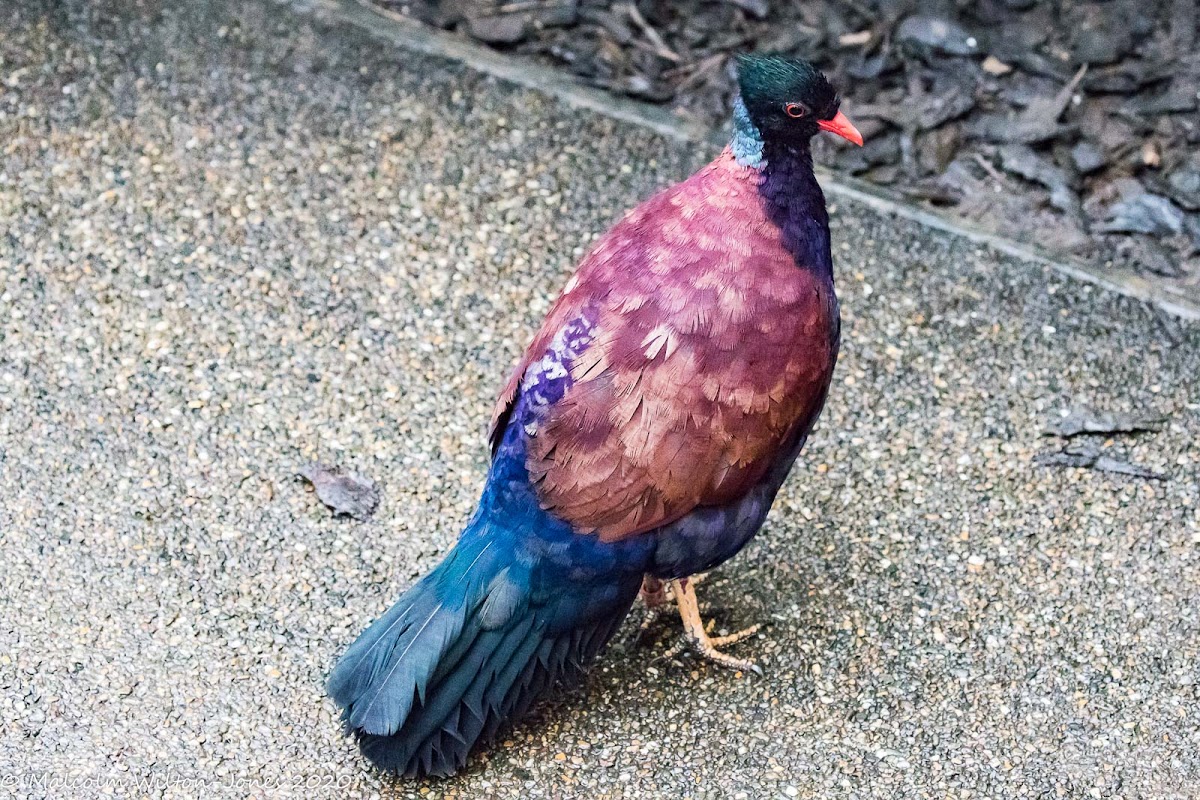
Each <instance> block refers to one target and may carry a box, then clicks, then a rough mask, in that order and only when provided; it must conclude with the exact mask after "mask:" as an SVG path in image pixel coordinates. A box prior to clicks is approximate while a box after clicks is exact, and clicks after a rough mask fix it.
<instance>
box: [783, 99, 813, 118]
mask: <svg viewBox="0 0 1200 800" xmlns="http://www.w3.org/2000/svg"><path fill="white" fill-rule="evenodd" d="M783 111H784V113H785V114H787V115H788V116H789V117H791V118H792V119H800V118H802V117H806V116H808V106H806V105H804V104H803V103H788V104H787V105H786V106H784V107H783Z"/></svg>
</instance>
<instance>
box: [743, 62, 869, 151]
mask: <svg viewBox="0 0 1200 800" xmlns="http://www.w3.org/2000/svg"><path fill="white" fill-rule="evenodd" d="M737 65H738V88H739V90H740V91H741V98H742V103H743V104H745V107H746V113H747V114H748V115H749V117H750V122H752V123H753V124H754V127H755V128H757V129H758V132H759V134H760V135H761V136H762V139H763V141H764V142H766V143H767V144H778V145H784V146H789V145H790V146H797V145H807V144H808V141H809V140H810V139H812V137H813V136H815V135H816V134H817V131H823V130H824V131H829V132H830V133H836V134H837V135H838V136H841V137H842V138H843V139H846V140H848V141H851V142H854V143H855V144H857V145H860V146H861V145H862V143H863V140H862V136H861V135H860V134H859V132H858V131H857V130H855V128H854V126H853V125H852V124H850V120H848V119H846V115H845V114H843V113H842V112H841V111H840V110H839V109H838V106H839V105H840V103H841V101H840V99H839V98H838V95H837V92H835V91H834V89H833V87H832V86H830V85H829V81H828V80H826V78H825V76H824V75H822V74H821V71H820V70H819V69H817V68H816V67H815V66H813V65H812V64H811V63H810V62H808V61H802V60H800V59H795V58H783V57H782V56H764V55H739V56H737Z"/></svg>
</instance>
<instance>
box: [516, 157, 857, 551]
mask: <svg viewBox="0 0 1200 800" xmlns="http://www.w3.org/2000/svg"><path fill="white" fill-rule="evenodd" d="M714 169H716V168H714V167H712V166H710V168H708V169H707V170H705V171H702V172H700V173H698V174H697V175H696V176H694V177H693V178H692V179H690V180H689V181H687V182H685V183H683V184H680V185H679V186H677V187H674V188H673V189H670V190H667V191H666V192H663V193H661V194H659V195H657V196H655V197H654V198H651V199H650V200H648V201H647V202H646V203H644V204H642V205H641V206H639V207H638V208H637V209H635V210H634V211H632V212H630V214H629V215H627V216H626V217H625V219H623V220H622V221H621V222H619V223H618V224H617V225H616V226H615V227H614V228H613V229H612V230H611V231H609V233H608V234H606V235H605V236H604V237H603V238H602V239H601V240H600V241H599V242H598V243H597V245H596V247H595V248H594V249H593V250H592V252H591V253H589V254H588V256H587V257H586V258H585V259H584V261H583V263H582V264H581V265H580V268H579V271H578V272H577V273H576V276H575V278H573V279H572V281H571V282H570V283H568V285H567V287H566V289H565V290H564V292H563V294H562V295H561V296H560V297H559V299H558V301H557V302H556V303H555V305H554V307H553V308H552V309H551V312H550V314H549V315H548V317H547V319H546V322H545V323H544V324H543V326H542V328H541V330H540V331H539V332H538V334H537V335H536V336H535V338H534V340H533V343H532V344H531V345H530V347H529V349H528V350H527V351H526V354H525V357H524V358H523V359H522V361H521V362H520V364H518V366H517V369H516V370H515V372H514V374H513V376H512V378H511V379H510V380H509V383H508V385H507V386H506V387H505V389H504V391H503V393H502V395H501V398H500V400H499V402H498V403H497V406H496V410H495V413H494V415H493V427H492V442H493V446H495V445H496V444H497V443H498V441H499V439H500V437H502V436H503V432H504V430H505V428H506V427H507V425H508V424H509V416H510V415H511V414H512V413H513V409H514V407H515V406H516V405H518V404H516V403H515V401H516V400H517V398H518V397H519V396H523V399H524V400H525V407H524V410H523V411H522V413H523V414H526V415H527V416H528V419H522V420H521V424H522V425H523V427H524V433H523V435H524V436H525V437H526V466H527V468H528V471H529V476H530V479H531V480H532V482H533V483H534V486H535V487H536V490H537V493H538V496H539V499H540V501H541V503H542V505H543V507H544V508H546V509H547V510H548V511H550V512H552V513H553V514H555V515H556V516H558V517H560V518H562V519H564V520H566V521H568V522H570V523H571V524H572V525H573V526H574V527H575V528H576V529H577V530H579V531H580V532H588V533H591V532H594V533H598V534H599V535H600V536H601V537H602V538H604V539H607V540H616V539H620V538H624V537H626V536H631V535H634V534H637V533H642V532H645V531H648V530H652V529H654V528H656V527H659V526H661V525H664V524H666V523H669V522H672V521H674V520H676V519H678V518H680V517H682V516H683V515H685V514H687V513H688V512H689V511H691V510H693V509H694V508H696V507H698V506H704V505H719V504H722V503H726V502H729V501H730V500H733V499H735V498H737V497H740V496H742V495H743V494H744V493H745V492H746V491H748V490H749V488H750V487H751V486H753V485H754V484H755V483H756V482H757V481H759V480H760V479H761V478H762V477H763V475H764V474H765V473H766V472H767V470H768V469H770V467H771V465H772V464H773V463H774V460H775V458H776V457H777V455H778V453H779V451H780V449H781V447H782V446H783V444H784V443H785V441H787V440H788V438H789V436H790V435H791V434H792V433H793V432H795V431H796V430H797V428H798V427H801V426H808V425H810V424H811V422H812V420H813V419H815V417H816V414H817V413H818V412H819V411H820V407H821V405H822V403H823V402H824V397H825V393H826V391H827V389H828V383H829V378H830V375H831V373H832V368H833V360H834V358H835V349H836V335H835V334H833V333H832V331H833V330H834V328H835V326H836V316H837V315H836V308H835V307H834V306H833V305H832V304H833V302H835V301H833V297H832V288H831V287H830V288H829V289H828V290H826V289H825V287H824V286H823V284H821V282H820V281H819V280H818V279H815V278H813V277H812V275H811V274H810V273H808V272H806V271H804V270H800V269H797V268H796V266H795V264H794V262H793V261H792V259H791V257H790V255H788V253H787V252H786V251H785V250H783V248H782V247H781V245H780V238H779V233H778V230H777V229H776V228H775V227H774V226H773V225H772V224H771V223H770V222H769V220H767V219H766V218H765V216H764V214H763V211H762V207H761V203H760V202H759V200H758V198H757V196H756V195H755V193H754V192H753V190H752V189H750V190H748V191H747V187H746V185H745V184H744V183H741V182H731V181H729V180H728V176H727V175H722V174H720V170H719V169H717V170H716V171H717V174H715V175H714V174H713V172H714Z"/></svg>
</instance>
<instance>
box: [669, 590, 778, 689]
mask: <svg viewBox="0 0 1200 800" xmlns="http://www.w3.org/2000/svg"><path fill="white" fill-rule="evenodd" d="M695 583H696V582H695V581H694V580H691V579H688V578H684V579H682V580H676V581H670V588H671V594H672V595H673V596H674V598H675V602H676V604H677V605H678V606H679V616H680V617H681V618H682V619H683V628H684V641H683V642H681V643H680V644H677V645H676V646H675V647H673V648H671V650H669V651H668V653H664V655H663V657H664V658H672V657H674V656H675V655H677V654H678V653H679V652H680V651H682V649H683V647H684V646H685V645H690V646H691V648H692V649H693V650H695V651H696V654H697V655H699V656H701V657H703V658H706V659H708V660H709V661H712V662H713V663H715V664H720V665H721V666H723V667H729V668H730V669H735V670H742V671H748V672H753V673H754V674H756V675H760V676H761V675H762V674H763V671H762V667H760V666H758V664H756V663H754V662H753V661H750V660H749V659H741V658H734V657H733V656H731V655H729V654H728V653H722V652H721V651H720V650H719V649H718V648H721V647H726V646H728V645H731V644H734V643H736V642H740V641H741V640H743V639H745V638H747V637H749V636H753V635H754V634H756V633H758V632H759V630H761V629H762V625H751V626H750V627H749V628H745V629H744V630H740V631H736V632H734V633H731V634H729V635H727V636H718V637H716V638H712V637H711V636H709V632H710V631H711V629H712V625H713V623H712V621H711V620H710V621H709V623H708V624H707V625H705V623H704V620H703V619H702V618H701V616H700V607H699V603H698V602H697V601H696V590H695Z"/></svg>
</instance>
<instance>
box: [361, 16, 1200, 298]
mask: <svg viewBox="0 0 1200 800" xmlns="http://www.w3.org/2000/svg"><path fill="white" fill-rule="evenodd" d="M377 2H378V3H379V4H380V5H382V6H384V7H386V8H387V9H388V10H390V11H392V12H396V13H401V14H404V15H406V16H410V17H414V18H416V19H419V20H421V21H423V22H425V23H427V24H429V25H433V26H437V27H439V28H443V29H453V30H457V31H459V32H460V33H462V34H463V35H465V36H468V37H471V38H474V39H476V40H479V41H482V42H485V43H487V44H489V45H492V46H494V47H497V48H499V49H504V50H507V51H510V52H513V53H515V54H519V55H522V56H528V57H532V58H535V59H537V60H539V61H542V62H549V63H552V64H555V65H558V66H560V67H561V68H562V69H564V70H568V71H570V72H572V73H574V74H575V75H576V76H578V77H579V78H580V79H581V80H582V81H583V82H585V83H588V84H591V85H595V86H599V87H603V88H605V89H607V90H610V91H612V92H615V93H619V94H622V95H627V96H632V97H636V98H639V99H642V100H648V101H650V102H654V103H660V104H665V105H668V106H670V107H671V108H673V109H674V110H675V111H676V112H677V113H678V114H680V115H681V116H684V117H690V118H693V119H698V120H701V121H703V122H707V123H711V124H720V123H721V122H723V121H724V119H725V118H726V116H727V114H728V108H729V104H730V100H731V97H732V94H733V86H734V80H733V77H734V73H733V66H732V58H731V56H732V54H733V53H736V52H739V51H747V50H756V51H764V52H774V53H783V54H789V55H797V56H803V57H805V58H809V59H811V60H813V61H815V62H817V63H818V64H819V65H820V66H821V67H822V68H823V69H824V70H825V71H826V73H827V74H828V75H829V76H830V78H831V79H832V80H833V81H834V82H835V84H836V85H837V86H838V87H840V88H841V90H842V94H843V96H844V98H845V101H844V103H843V109H844V110H845V111H846V112H847V114H848V115H849V116H850V117H851V119H853V120H854V121H855V123H856V124H857V125H858V127H859V129H860V130H861V131H862V133H863V134H864V136H865V137H866V139H867V145H866V146H865V147H863V148H861V149H859V148H853V147H848V146H844V145H843V144H842V143H841V142H840V141H833V140H832V137H819V143H818V145H817V153H816V156H817V159H818V161H819V162H821V163H823V164H825V165H827V166H829V167H832V168H834V169H836V170H839V171H842V172H845V173H848V174H851V175H855V176H858V177H860V178H863V179H865V180H867V181H870V182H872V183H874V184H878V185H880V186H887V187H891V188H892V189H893V190H895V191H898V192H900V193H902V194H904V195H906V196H908V197H911V198H914V199H917V200H919V201H921V202H923V203H928V204H931V205H936V206H943V207H947V206H949V207H953V209H954V212H955V213H957V214H959V215H961V216H963V217H966V218H967V219H970V220H973V221H975V222H976V223H979V224H981V225H982V226H984V227H987V228H990V229H992V230H996V231H997V232H1000V233H1003V234H1007V235H1010V236H1015V237H1017V238H1020V239H1024V240H1028V241H1033V242H1035V243H1036V244H1039V245H1041V246H1043V247H1045V248H1047V249H1049V250H1052V251H1059V252H1067V253H1071V254H1074V255H1077V256H1080V257H1083V258H1088V259H1098V260H1102V261H1109V262H1112V263H1113V264H1116V265H1118V266H1123V267H1133V268H1135V269H1137V270H1138V271H1139V272H1142V273H1148V274H1153V275H1156V276H1159V277H1160V278H1162V279H1165V280H1169V281H1170V282H1172V283H1178V284H1180V285H1183V286H1186V287H1191V289H1193V290H1196V289H1200V152H1198V151H1200V148H1198V147H1197V145H1198V144H1200V118H1198V116H1197V113H1196V112H1197V102H1198V95H1200V54H1198V53H1197V52H1196V50H1197V48H1196V42H1197V8H1196V6H1197V4H1196V2H1195V0H1161V1H1160V2H1154V1H1153V0H1112V1H1111V2H1103V3H1076V2H1045V3H1038V2H1033V0H981V1H979V2H975V1H974V0H960V1H959V2H957V3H950V2H923V1H921V0H910V1H909V2H886V1H885V0H804V2H801V1H800V0H793V2H784V1H783V0H717V1H715V2H714V1H713V0H679V1H678V2H666V1H665V0H640V1H639V2H636V3H630V2H611V1H610V0H377Z"/></svg>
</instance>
